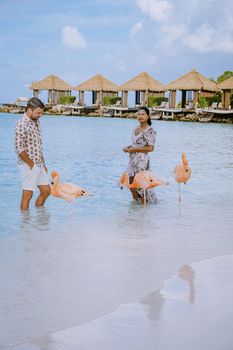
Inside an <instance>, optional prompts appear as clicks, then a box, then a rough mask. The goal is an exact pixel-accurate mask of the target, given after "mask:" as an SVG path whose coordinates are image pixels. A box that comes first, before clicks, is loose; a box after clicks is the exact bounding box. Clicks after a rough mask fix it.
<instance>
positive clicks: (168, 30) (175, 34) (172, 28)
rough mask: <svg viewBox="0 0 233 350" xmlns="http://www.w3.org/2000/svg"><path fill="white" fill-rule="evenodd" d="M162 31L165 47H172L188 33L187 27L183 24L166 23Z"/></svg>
mask: <svg viewBox="0 0 233 350" xmlns="http://www.w3.org/2000/svg"><path fill="white" fill-rule="evenodd" d="M161 30H162V38H163V39H162V40H163V44H164V45H165V46H170V45H172V44H173V43H174V42H175V41H177V40H180V39H182V38H183V37H184V36H185V35H186V33H187V27H186V25H184V24H183V23H178V24H175V23H171V24H168V23H166V25H164V26H163V27H162V29H161Z"/></svg>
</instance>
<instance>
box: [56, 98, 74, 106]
mask: <svg viewBox="0 0 233 350" xmlns="http://www.w3.org/2000/svg"><path fill="white" fill-rule="evenodd" d="M75 99H76V96H61V97H60V104H61V105H68V104H70V103H74V101H75Z"/></svg>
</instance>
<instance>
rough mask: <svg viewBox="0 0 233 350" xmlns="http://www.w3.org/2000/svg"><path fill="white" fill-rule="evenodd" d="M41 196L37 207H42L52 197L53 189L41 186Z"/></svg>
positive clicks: (37, 201) (36, 203) (36, 204)
mask: <svg viewBox="0 0 233 350" xmlns="http://www.w3.org/2000/svg"><path fill="white" fill-rule="evenodd" d="M38 188H39V190H40V194H39V196H38V198H37V200H36V202H35V206H36V207H42V205H43V204H44V202H45V201H46V199H47V198H48V196H49V195H50V192H51V189H50V186H49V185H39V186H38Z"/></svg>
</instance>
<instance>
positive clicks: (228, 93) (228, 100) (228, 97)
mask: <svg viewBox="0 0 233 350" xmlns="http://www.w3.org/2000/svg"><path fill="white" fill-rule="evenodd" d="M224 93H225V99H224V100H225V109H227V110H228V109H229V107H230V105H231V91H230V90H225V91H224Z"/></svg>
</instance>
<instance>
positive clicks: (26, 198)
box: [20, 190, 33, 210]
mask: <svg viewBox="0 0 233 350" xmlns="http://www.w3.org/2000/svg"><path fill="white" fill-rule="evenodd" d="M32 196H33V191H28V190H23V192H22V198H21V202H20V209H21V210H28V208H29V204H30V200H31V199H32Z"/></svg>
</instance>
